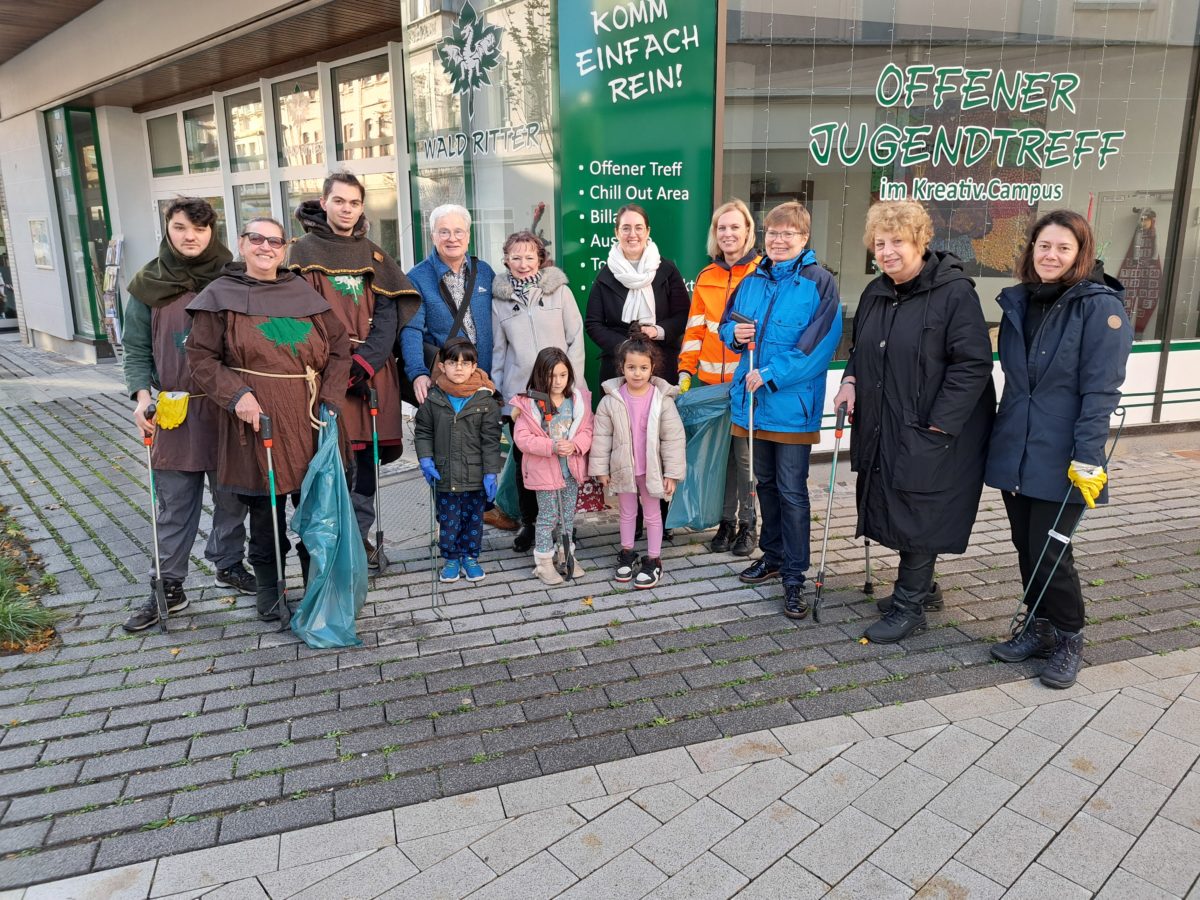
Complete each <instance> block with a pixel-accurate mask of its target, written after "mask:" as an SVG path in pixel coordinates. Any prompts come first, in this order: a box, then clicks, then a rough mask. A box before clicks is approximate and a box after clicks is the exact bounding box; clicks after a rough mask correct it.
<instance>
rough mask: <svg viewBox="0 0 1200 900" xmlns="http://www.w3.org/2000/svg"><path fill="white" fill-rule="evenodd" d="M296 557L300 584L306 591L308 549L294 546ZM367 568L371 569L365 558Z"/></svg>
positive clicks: (309, 557) (310, 560)
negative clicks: (298, 562) (298, 561)
mask: <svg viewBox="0 0 1200 900" xmlns="http://www.w3.org/2000/svg"><path fill="white" fill-rule="evenodd" d="M296 557H297V559H299V560H300V582H301V584H303V585H304V588H305V590H307V589H308V566H309V563H310V562H312V556H311V555H310V554H309V552H308V548H307V547H305V546H304V545H303V544H297V545H296ZM367 568H368V569H370V568H371V559H370V556H368V557H367Z"/></svg>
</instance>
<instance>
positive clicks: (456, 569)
mask: <svg viewBox="0 0 1200 900" xmlns="http://www.w3.org/2000/svg"><path fill="white" fill-rule="evenodd" d="M461 575H462V569H461V568H460V566H459V563H458V560H457V559H448V560H446V564H445V565H443V566H442V574H440V575H439V576H438V581H441V582H443V583H445V584H449V583H450V582H452V581H458V579H459V577H460V576H461Z"/></svg>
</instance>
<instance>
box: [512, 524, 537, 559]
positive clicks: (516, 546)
mask: <svg viewBox="0 0 1200 900" xmlns="http://www.w3.org/2000/svg"><path fill="white" fill-rule="evenodd" d="M533 538H534V531H533V526H532V525H522V526H521V530H520V531H518V532H517V536H516V537H515V538H513V550H515V551H516V552H517V553H528V552H529V549H530V548H531V547H532V546H533Z"/></svg>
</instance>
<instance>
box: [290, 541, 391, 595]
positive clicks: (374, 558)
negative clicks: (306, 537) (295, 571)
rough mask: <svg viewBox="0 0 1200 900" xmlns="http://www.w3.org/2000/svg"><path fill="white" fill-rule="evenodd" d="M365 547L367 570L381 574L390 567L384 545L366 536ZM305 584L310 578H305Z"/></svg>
mask: <svg viewBox="0 0 1200 900" xmlns="http://www.w3.org/2000/svg"><path fill="white" fill-rule="evenodd" d="M363 549H364V550H365V551H367V571H368V572H374V573H375V574H377V575H378V574H381V573H382V572H383V571H384V570H385V569H386V568H387V567H388V558H387V554H386V553H384V552H383V545H382V544H380V545H379V546H378V547H376V546H375V545H374V544H372V543H371V542H370V541H369V540H367V539H366V538H363ZM304 582H305V584H307V583H308V579H307V578H305V579H304Z"/></svg>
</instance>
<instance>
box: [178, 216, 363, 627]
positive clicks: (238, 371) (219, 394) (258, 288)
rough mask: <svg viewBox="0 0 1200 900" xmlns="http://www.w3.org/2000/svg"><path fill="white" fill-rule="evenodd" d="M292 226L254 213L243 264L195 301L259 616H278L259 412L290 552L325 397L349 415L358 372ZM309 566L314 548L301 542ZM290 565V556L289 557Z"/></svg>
mask: <svg viewBox="0 0 1200 900" xmlns="http://www.w3.org/2000/svg"><path fill="white" fill-rule="evenodd" d="M283 247H284V241H283V226H281V225H280V224H279V223H278V222H276V221H275V220H274V219H268V218H259V219H252V220H251V221H250V222H248V223H247V224H246V230H245V231H244V232H243V234H242V236H241V238H240V239H239V241H238V251H239V253H240V254H241V257H242V260H243V262H242V263H232V264H230V265H228V266H226V267H225V269H224V272H223V274H222V276H221V277H220V278H218V279H216V280H215V281H214V282H213V283H212V284H210V285H209V286H208V287H207V288H205V289H204V290H203V291H202V292H201V293H200V295H199V296H197V297H196V299H195V300H193V301H192V302H191V304H189V306H188V312H190V313H192V316H193V319H192V334H191V337H190V338H189V339H188V359H189V361H190V362H191V365H192V376H193V378H194V379H195V381H196V384H197V385H199V387H200V389H201V390H203V391H204V392H205V393H206V394H207V395H208V396H209V397H211V398H212V399H213V401H214V402H215V403H216V404H217V406H219V407H220V408H221V409H222V410H224V411H225V414H224V415H222V416H221V417H220V437H219V441H218V446H217V480H218V481H219V482H220V483H221V485H222V486H223V487H226V488H228V489H229V490H231V491H233V492H235V493H236V494H238V496H239V497H240V498H241V499H242V501H243V502H244V503H245V504H246V505H247V506H249V507H250V553H249V557H250V563H251V565H252V566H253V568H254V577H255V581H256V586H257V603H258V614H259V617H260V618H263V619H264V620H270V619H274V618H278V616H279V613H278V609H277V606H276V600H277V596H278V595H277V583H278V580H279V578H280V577H281V574H282V573H281V572H279V571H278V570H277V569H276V566H275V546H274V537H273V529H272V525H271V505H272V504H271V498H270V494H269V492H268V484H267V457H266V450H265V449H264V447H263V443H262V440H261V439H260V438H259V435H258V430H259V417H260V416H261V415H263V414H264V413H265V414H266V415H268V416H270V418H271V428H272V433H273V438H274V448H273V451H272V458H273V462H274V466H275V494H276V502H275V508H276V521H277V524H278V527H279V539H280V555H281V557H286V555H287V552H288V550H290V549H291V544H290V543H289V542H288V539H287V536H286V535H287V527H286V522H285V515H284V507H285V503H286V498H287V497H288V496H289V495H292V497H293V500H294V501H295V500H298V492H299V490H300V485H301V483H302V482H303V481H304V475H305V473H306V472H307V470H308V464H309V462H310V461H311V460H312V457H313V454H314V453H316V448H317V428H318V427H319V425H320V423H319V419H318V415H319V412H320V404H322V403H324V404H325V405H326V406H328V407H329V408H330V409H331V410H332V411H334V412H336V413H338V414H339V419H340V413H341V408H342V403H343V401H344V400H345V398H346V381H347V379H348V378H349V377H350V343H349V341H348V340H347V338H346V329H345V328H344V327H343V325H342V323H341V320H340V319H339V318H338V317H337V315H336V314H334V313H333V311H332V310H330V308H329V304H328V303H327V302H326V301H325V299H324V298H323V297H322V296H321V295H320V294H318V293H317V292H316V291H314V290H313V289H312V288H311V287H310V286H309V285H308V284H307V283H306V282H305V281H304V280H303V279H302V278H300V277H298V276H296V275H295V274H293V273H292V272H288V271H282V272H280V271H278V267H279V265H280V264H281V263H282V262H283V252H284V251H283ZM298 553H299V556H300V564H301V568H302V569H305V570H306V569H307V553H306V552H305V551H304V550H303V547H302V546H301V547H300V548H299V549H298ZM285 567H286V563H285Z"/></svg>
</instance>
